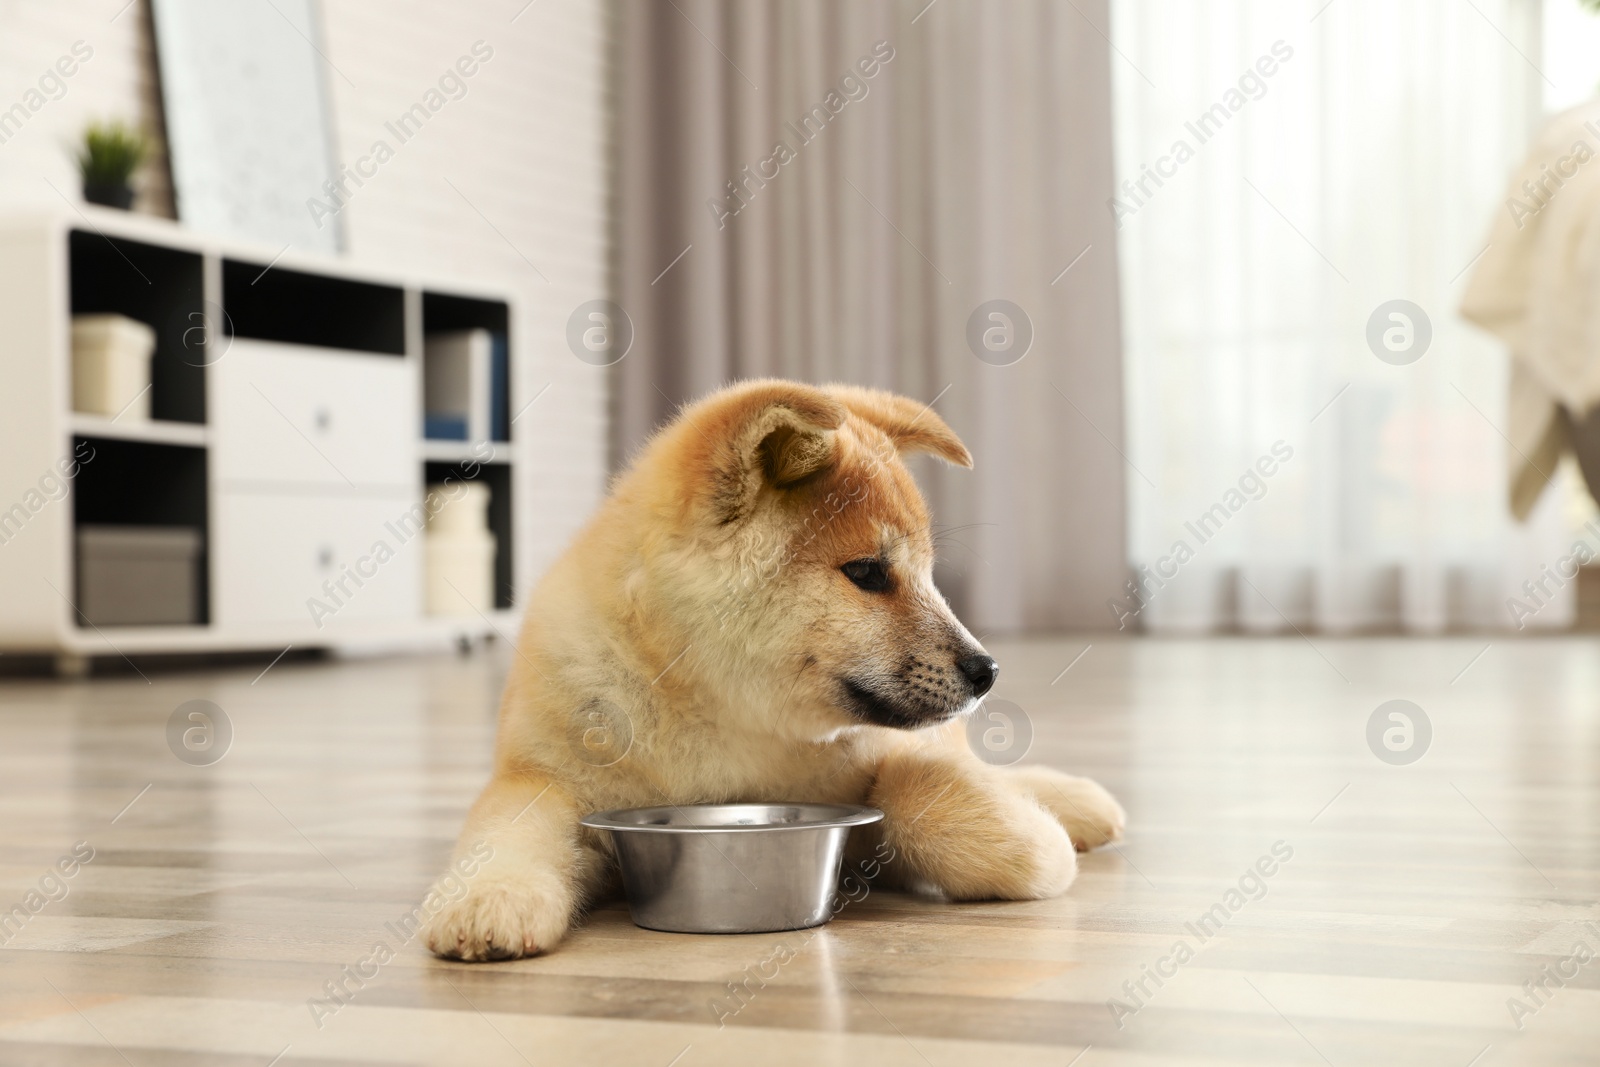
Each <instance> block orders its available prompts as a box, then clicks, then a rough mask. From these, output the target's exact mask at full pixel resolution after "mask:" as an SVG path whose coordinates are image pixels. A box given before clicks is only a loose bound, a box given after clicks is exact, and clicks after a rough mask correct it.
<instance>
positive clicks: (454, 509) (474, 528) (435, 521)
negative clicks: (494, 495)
mask: <svg viewBox="0 0 1600 1067" xmlns="http://www.w3.org/2000/svg"><path fill="white" fill-rule="evenodd" d="M427 507H428V516H429V518H428V532H429V533H432V534H437V535H439V536H442V537H454V536H456V535H465V536H468V537H472V536H475V535H477V534H480V533H484V532H486V531H487V530H488V529H489V487H488V486H487V485H484V484H483V483H482V482H462V481H456V482H451V483H450V484H449V485H445V484H444V483H442V482H439V483H436V484H434V485H430V486H428V505H427Z"/></svg>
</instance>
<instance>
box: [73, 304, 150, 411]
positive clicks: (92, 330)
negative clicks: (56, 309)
mask: <svg viewBox="0 0 1600 1067" xmlns="http://www.w3.org/2000/svg"><path fill="white" fill-rule="evenodd" d="M155 350H156V332H155V331H154V330H152V329H151V328H150V327H149V326H146V325H145V324H144V323H142V322H139V321H137V320H135V319H130V318H128V317H127V316H126V315H74V316H72V409H73V410H74V411H82V412H86V413H88V414H90V415H110V416H116V415H117V414H119V413H121V415H122V418H123V419H125V420H127V421H130V422H144V421H147V420H148V419H149V418H150V357H151V356H152V355H153V354H154V353H155ZM124 409H126V410H124Z"/></svg>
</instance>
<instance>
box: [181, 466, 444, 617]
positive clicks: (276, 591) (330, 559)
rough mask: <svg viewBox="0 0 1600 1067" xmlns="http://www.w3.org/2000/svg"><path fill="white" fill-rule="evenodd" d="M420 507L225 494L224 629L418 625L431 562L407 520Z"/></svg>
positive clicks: (221, 521)
mask: <svg viewBox="0 0 1600 1067" xmlns="http://www.w3.org/2000/svg"><path fill="white" fill-rule="evenodd" d="M415 504H417V501H416V499H415V498H414V497H411V496H403V495H394V496H389V495H383V496H371V497H354V498H352V497H344V498H336V497H332V496H318V495H310V494H292V493H256V492H229V491H223V492H221V493H219V494H218V497H217V500H216V504H215V510H214V515H215V520H216V526H215V536H214V537H213V545H214V551H215V553H216V565H215V566H214V567H213V568H212V573H213V574H214V575H216V583H217V589H216V590H215V595H214V597H213V601H212V602H213V603H214V604H215V606H216V621H217V622H218V623H220V624H222V625H233V624H237V623H285V622H298V623H304V624H305V625H306V627H307V628H308V630H310V631H312V632H318V633H326V632H327V631H328V630H330V629H332V630H334V631H335V632H337V630H338V629H340V628H341V627H343V626H346V625H348V624H349V623H351V622H370V621H373V620H381V621H385V622H408V621H414V620H416V619H417V618H419V617H420V616H421V614H422V568H423V558H424V552H423V536H422V533H421V532H420V530H419V529H418V525H417V523H416V521H415V520H414V518H413V517H412V516H410V515H409V514H408V513H409V512H410V509H411V508H412V506H413V505H415ZM380 545H381V546H382V548H379V546H380ZM358 579H359V584H358V583H357V580H358ZM324 583H327V584H324Z"/></svg>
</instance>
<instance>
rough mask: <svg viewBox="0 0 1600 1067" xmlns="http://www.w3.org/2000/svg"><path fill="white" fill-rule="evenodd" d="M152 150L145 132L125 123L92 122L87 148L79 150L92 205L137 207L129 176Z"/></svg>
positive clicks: (86, 132) (80, 167)
mask: <svg viewBox="0 0 1600 1067" xmlns="http://www.w3.org/2000/svg"><path fill="white" fill-rule="evenodd" d="M149 150H150V143H149V141H148V140H146V139H145V136H144V134H142V133H140V132H138V131H137V130H134V129H132V128H130V127H129V126H127V125H126V124H124V123H121V122H103V123H91V124H90V125H89V128H88V129H86V130H84V131H83V147H82V149H80V150H79V152H78V170H79V171H80V172H81V173H82V174H83V198H84V199H85V200H87V201H89V203H91V204H104V205H105V206H106V207H115V208H121V209H122V210H124V211H126V210H128V209H129V208H130V207H132V206H133V186H131V185H129V184H128V179H129V178H130V177H131V176H132V175H133V172H134V171H135V170H137V169H138V167H139V164H140V163H142V162H144V158H145V156H146V155H147V154H148V153H149Z"/></svg>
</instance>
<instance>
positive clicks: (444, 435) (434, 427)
mask: <svg viewBox="0 0 1600 1067" xmlns="http://www.w3.org/2000/svg"><path fill="white" fill-rule="evenodd" d="M422 436H423V437H426V438H427V439H428V440H430V441H465V440H466V439H467V417H466V416H465V415H424V416H423V417H422Z"/></svg>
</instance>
